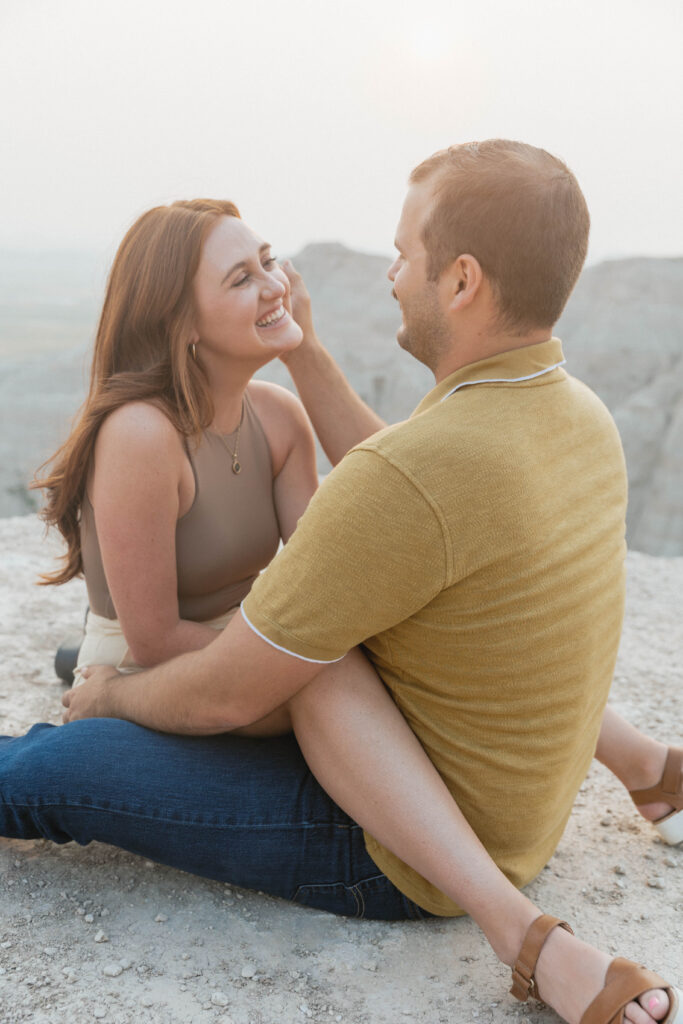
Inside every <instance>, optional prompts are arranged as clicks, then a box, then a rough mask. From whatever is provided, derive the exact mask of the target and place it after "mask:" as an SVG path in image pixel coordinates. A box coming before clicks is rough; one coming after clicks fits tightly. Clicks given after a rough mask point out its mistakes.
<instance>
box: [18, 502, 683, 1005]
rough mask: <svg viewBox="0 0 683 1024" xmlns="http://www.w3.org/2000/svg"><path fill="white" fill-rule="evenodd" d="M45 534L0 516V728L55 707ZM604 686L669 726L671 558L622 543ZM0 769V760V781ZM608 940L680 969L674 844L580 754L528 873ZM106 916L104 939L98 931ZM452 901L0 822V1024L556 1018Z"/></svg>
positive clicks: (609, 945)
mask: <svg viewBox="0 0 683 1024" xmlns="http://www.w3.org/2000/svg"><path fill="white" fill-rule="evenodd" d="M59 550H60V548H59V546H58V545H57V544H56V541H55V540H54V538H49V539H48V540H44V539H43V534H42V528H41V526H40V524H39V522H38V520H37V519H36V518H35V516H25V517H18V518H10V519H4V520H0V652H2V663H3V673H2V678H1V679H0V720H1V723H2V724H1V728H0V731H1V732H3V733H9V734H15V735H17V734H20V733H21V732H23V731H24V730H26V729H27V728H28V727H29V726H30V725H31V724H32V723H33V722H35V721H36V720H44V721H50V722H53V723H58V722H59V717H60V697H61V694H62V692H63V687H62V685H61V684H60V683H59V682H58V680H57V679H56V678H55V677H54V675H53V672H52V657H53V654H54V650H55V647H56V644H57V642H58V640H59V639H60V638H61V637H62V636H63V635H64V634H66V633H69V632H72V631H73V630H74V629H77V628H78V626H79V625H80V622H81V618H82V614H83V607H84V603H85V593H84V587H83V583H82V582H81V581H80V580H74V581H72V582H71V583H69V584H67V585H66V586H64V587H60V588H48V589H46V588H39V587H36V586H35V585H34V581H35V578H36V575H37V574H38V572H40V571H42V570H45V569H46V568H48V567H50V565H51V564H52V559H53V558H54V556H55V555H56V554H57V553H58V552H59ZM628 570H629V585H628V586H629V589H628V597H627V614H626V623H625V629H624V635H623V640H622V645H621V651H620V655H619V661H618V665H617V670H616V675H615V681H614V687H613V697H612V699H613V702H614V704H615V706H616V707H617V708H618V709H619V710H621V711H622V712H623V713H624V714H625V715H626V716H627V717H628V718H629V719H630V720H631V721H633V722H636V723H639V722H642V723H644V724H645V725H646V726H647V728H648V729H649V730H650V731H651V732H653V733H654V734H655V735H658V736H660V737H666V738H667V739H668V740H669V741H670V742H677V743H679V744H680V743H682V742H683V730H682V728H681V723H682V722H683V685H682V684H683V669H682V667H681V650H683V558H676V559H674V558H672V559H663V558H652V557H650V556H647V555H642V554H637V553H631V554H629V556H628ZM1 785H2V780H1V779H0V787H1ZM528 891H529V893H530V895H531V896H532V897H533V898H534V899H535V900H536V901H537V902H538V903H539V904H540V906H541V907H542V908H543V909H544V910H546V911H547V912H551V913H554V914H557V915H559V916H560V917H562V918H565V919H567V920H569V921H570V922H571V923H572V924H573V926H574V928H575V929H576V931H578V932H579V933H580V934H581V935H582V936H583V937H584V938H586V939H588V940H591V941H593V942H595V943H596V944H599V945H601V946H602V947H603V948H605V949H606V950H607V951H608V952H611V953H613V954H619V955H623V956H628V957H631V958H632V959H636V960H640V961H645V962H646V963H647V964H648V965H649V966H651V967H652V968H654V969H656V970H658V971H660V972H661V973H662V974H663V975H664V976H665V977H667V978H669V979H670V980H671V981H674V982H677V983H678V984H679V985H681V984H682V983H683V965H682V963H681V953H680V951H681V948H682V945H683V848H671V847H666V846H663V845H662V844H660V843H659V842H658V841H657V840H656V839H655V838H654V833H653V830H652V829H651V827H650V826H648V825H647V824H645V822H643V821H642V819H640V818H639V816H638V815H637V814H636V812H635V811H634V809H633V807H632V805H631V802H630V800H629V798H628V796H627V795H626V794H625V792H624V791H623V789H622V788H621V787H620V786H619V784H618V783H616V782H615V780H614V779H613V778H612V777H611V776H610V775H609V774H608V772H607V771H606V770H605V769H603V768H601V767H600V766H597V765H595V766H594V767H593V769H592V770H591V772H590V775H589V777H588V779H587V780H586V782H585V784H584V786H583V787H582V789H581V792H580V793H579V796H578V799H577V802H576V808H575V811H574V813H573V815H572V817H571V819H570V822H569V825H568V827H567V830H566V833H565V836H564V838H563V840H562V842H561V843H560V846H559V848H558V850H557V852H556V854H555V856H554V857H553V858H552V860H551V862H550V864H549V865H548V867H547V868H546V869H545V870H544V871H542V872H541V874H540V876H539V878H538V879H537V880H536V881H535V882H534V883H533V884H532V885H531V886H529V890H528ZM105 928H106V936H107V939H108V941H107V942H106V943H104V942H101V941H100V942H98V941H97V937H98V934H100V933H102V932H103V931H104V929H105ZM508 988H509V981H508V972H507V970H506V969H505V968H503V967H501V966H500V965H499V964H498V963H497V962H496V960H495V958H494V956H493V954H492V953H491V952H490V950H489V949H488V948H487V945H486V943H485V941H484V940H483V938H482V936H481V935H480V934H479V932H478V931H477V929H476V927H475V926H474V925H473V923H472V922H471V921H470V920H468V919H461V920H457V921H429V922H421V923H396V924H383V923H378V922H371V921H370V922H368V921H356V920H346V919H340V918H335V917H332V916H331V915H328V914H324V913H318V912H314V911H309V910H306V909H303V908H298V907H295V906H290V905H288V904H287V903H284V902H283V901H281V900H277V899H273V898H270V897H267V896H263V895H259V894H257V893H252V892H243V891H240V890H237V889H235V888H234V887H232V886H228V885H221V884H219V883H216V882H210V881H205V880H203V879H199V878H194V877H192V876H190V875H186V874H183V873H182V872H180V871H175V870H171V869H169V868H165V867H161V866H158V865H154V864H152V863H151V862H150V861H147V860H144V859H141V858H138V857H135V856H132V855H130V854H126V853H122V852H119V851H117V850H114V849H112V848H110V847H107V846H103V845H100V844H96V843H94V844H91V845H90V846H88V847H85V848H82V847H78V846H76V845H74V844H69V845H66V846H53V845H51V844H49V843H47V842H44V841H42V840H41V841H36V842H27V843H21V842H19V841H13V840H3V839H0V1019H2V1022H3V1024H29V1022H30V1024H67V1022H68V1024H71V1022H73V1024H86V1022H88V1021H91V1020H93V1019H94V1020H103V1021H105V1022H111V1024H196V1022H197V1021H207V1022H209V1024H221V1022H222V1024H273V1022H277V1024H300V1022H301V1021H308V1020H310V1021H314V1022H317V1024H323V1022H328V1021H329V1022H336V1024H396V1022H397V1021H400V1020H406V1021H412V1022H415V1024H502V1022H510V1024H511V1022H514V1021H520V1020H526V1021H529V1022H531V1024H534V1022H535V1024H542V1022H550V1021H553V1020H556V1019H557V1018H555V1017H554V1016H553V1014H552V1013H551V1012H550V1011H548V1010H543V1009H542V1008H540V1007H538V1006H537V1005H536V1004H528V1005H527V1006H522V1005H521V1004H519V1003H516V1002H515V1001H514V1000H513V999H512V998H511V997H510V996H508V994H507V989H508Z"/></svg>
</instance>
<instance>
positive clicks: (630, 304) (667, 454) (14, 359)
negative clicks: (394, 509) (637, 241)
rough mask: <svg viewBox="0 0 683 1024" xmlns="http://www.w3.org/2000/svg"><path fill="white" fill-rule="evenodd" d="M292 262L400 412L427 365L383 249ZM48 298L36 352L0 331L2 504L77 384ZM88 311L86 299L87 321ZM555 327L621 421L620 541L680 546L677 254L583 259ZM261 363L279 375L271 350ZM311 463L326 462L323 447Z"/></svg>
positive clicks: (82, 367) (321, 321) (379, 403)
mask: <svg viewBox="0 0 683 1024" xmlns="http://www.w3.org/2000/svg"><path fill="white" fill-rule="evenodd" d="M295 263H296V265H297V267H298V268H299V269H300V270H301V272H302V274H303V275H304V278H305V280H306V282H307V284H308V287H309V290H310V292H311V295H312V297H313V303H314V311H315V321H316V325H317V328H318V333H319V334H320V336H321V338H323V339H324V341H325V343H326V344H327V345H328V347H329V349H330V351H331V352H332V353H333V355H334V356H335V358H336V359H337V360H338V362H339V363H340V364H341V366H342V368H343V370H344V372H345V373H346V374H347V376H348V377H349V379H350V381H351V383H352V385H353V386H354V388H355V389H356V390H357V391H358V392H359V393H360V394H361V395H362V396H363V398H364V399H365V400H366V401H367V402H368V403H369V404H370V405H371V406H372V407H373V408H375V409H376V410H377V411H378V412H379V414H380V415H381V416H382V417H383V418H384V419H386V420H388V421H389V422H396V421H397V420H399V419H402V418H404V417H406V416H408V415H409V414H410V412H411V411H412V409H413V408H414V407H415V406H416V405H417V403H418V401H419V400H420V398H421V397H422V395H423V394H424V393H425V392H426V391H427V390H429V388H430V387H431V386H432V384H433V378H432V377H431V375H430V374H429V372H428V371H427V370H426V369H425V367H423V366H422V365H420V364H419V363H417V362H416V361H415V360H414V359H412V358H411V357H410V356H408V355H406V354H405V353H403V352H401V350H400V349H399V348H398V346H397V343H396V330H397V327H398V324H399V322H400V318H399V312H398V307H397V305H396V303H395V301H394V300H393V299H392V297H391V287H390V284H389V282H388V281H387V278H386V271H387V268H388V265H389V260H388V258H387V257H384V256H374V255H367V254H362V253H357V252H353V251H352V250H350V249H347V248H346V247H344V246H342V245H338V244H335V243H325V244H317V245H310V246H307V247H306V248H305V249H303V250H302V252H300V253H299V254H298V256H296V257H295ZM79 295H80V293H79ZM27 308H28V307H27ZM58 312H59V311H55V310H54V309H53V310H52V317H53V319H52V320H51V321H50V322H49V323H48V322H47V321H46V322H45V331H46V341H45V348H46V351H44V352H43V353H42V354H40V353H39V352H38V351H37V346H36V345H35V344H34V345H33V346H32V347H33V351H32V354H29V355H28V356H21V355H19V356H18V355H17V346H13V345H12V346H8V344H7V343H6V341H5V340H4V339H2V338H0V357H2V362H3V373H2V379H1V380H0V466H1V467H2V469H1V470H0V515H3V516H7V515H16V514H21V513H23V512H26V511H30V510H32V509H33V508H34V507H35V503H36V496H35V495H28V493H27V491H26V481H27V480H28V479H29V478H30V476H31V475H32V473H33V471H34V470H35V468H36V467H37V466H38V465H39V464H40V462H41V461H43V460H44V459H45V458H46V457H47V456H48V455H49V454H51V453H52V451H53V450H54V448H55V447H56V446H57V444H58V443H59V441H60V440H62V439H63V438H64V437H65V435H66V433H67V431H68V424H69V421H70V419H71V418H72V417H73V415H74V414H75V412H76V409H77V408H78V406H79V404H80V402H81V401H82V398H83V395H84V393H85V380H86V377H87V363H88V355H87V351H86V345H85V337H86V333H87V332H86V331H85V330H84V317H83V304H82V302H81V305H80V306H79V307H78V313H79V319H78V320H75V321H74V329H73V332H72V334H71V337H72V338H73V340H74V342H75V345H74V344H73V343H72V345H71V346H69V347H67V346H65V347H63V348H62V349H61V350H56V349H55V346H54V344H53V345H52V347H50V344H49V342H50V337H49V335H50V331H52V332H53V334H55V336H56V335H59V336H60V337H67V335H68V332H67V330H66V328H65V323H70V322H71V321H69V320H68V318H69V316H71V315H72V314H71V313H70V312H69V309H68V308H65V309H63V310H62V313H61V316H62V319H61V320H60V319H59V317H58ZM95 315H96V314H95V306H94V303H93V304H92V312H91V313H90V316H91V318H92V319H91V323H92V324H94V321H95ZM65 318H66V319H65ZM15 321H16V317H15ZM17 322H18V321H17ZM10 327H11V329H12V330H16V329H18V328H17V326H16V323H15V324H14V325H10V326H8V325H6V324H5V322H3V320H2V319H0V331H2V332H3V333H4V334H6V333H7V331H8V330H9V329H10ZM90 333H91V334H92V327H91V331H90ZM556 333H557V334H558V335H559V336H560V337H561V338H562V339H563V342H564V345H565V355H566V357H567V369H568V370H569V372H570V373H573V374H574V375H575V376H577V377H580V378H581V379H582V380H585V381H586V383H588V384H589V385H590V386H591V387H592V388H593V389H594V390H595V391H596V392H597V393H598V394H599V395H600V397H601V398H602V399H603V400H604V401H605V403H606V404H607V405H608V407H609V408H610V409H611V411H612V413H613V415H614V417H615V419H616V422H617V425H618V427H619V430H620V432H621V435H622V439H623V443H624V449H625V452H626V460H627V464H628V470H629V479H630V498H629V513H628V541H629V545H630V546H631V547H632V548H635V549H637V550H640V551H645V552H648V553H650V554H659V555H680V554H683V259H629V260H617V261H612V262H607V263H602V264H600V265H598V266H595V267H589V268H588V269H587V270H586V271H584V273H583V275H582V277H581V279H580V281H579V283H578V285H577V287H576V289H575V292H574V294H573V295H572V297H571V299H570V301H569V304H568V306H567V309H566V311H565V314H564V316H563V317H562V319H561V321H560V323H559V325H558V326H557V328H556ZM3 353H5V354H4V355H3ZM261 376H264V377H267V378H268V379H271V380H275V381H277V382H278V383H281V384H285V385H289V377H288V374H287V371H286V370H285V368H284V366H282V365H281V364H271V365H270V366H268V367H266V368H265V369H264V370H263V371H262V373H261ZM320 468H321V471H325V469H326V468H327V466H326V463H325V461H324V458H323V457H322V456H321V463H320Z"/></svg>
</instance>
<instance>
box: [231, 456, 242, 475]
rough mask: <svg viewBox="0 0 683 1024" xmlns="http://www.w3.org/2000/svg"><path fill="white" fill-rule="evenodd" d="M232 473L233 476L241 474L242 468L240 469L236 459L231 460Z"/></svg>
mask: <svg viewBox="0 0 683 1024" xmlns="http://www.w3.org/2000/svg"><path fill="white" fill-rule="evenodd" d="M232 471H233V473H235V474H237V473H241V472H242V467H241V465H240V464H239V462H238V461H237V459H233V460H232Z"/></svg>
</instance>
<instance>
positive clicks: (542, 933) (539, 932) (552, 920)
mask: <svg viewBox="0 0 683 1024" xmlns="http://www.w3.org/2000/svg"><path fill="white" fill-rule="evenodd" d="M554 928H564V929H565V931H568V932H570V934H572V935H573V934H574V932H573V931H572V929H571V928H570V927H569V925H568V924H567V922H566V921H560V919H559V917H551V916H550V914H541V916H540V917H537V918H536V920H535V921H532V923H531V925H530V926H529V930H528V931H527V933H526V935H525V936H524V942H523V943H522V948H521V949H520V951H519V956H518V957H517V960H516V961H515V965H514V967H513V968H512V988H511V989H510V994H511V995H513V996H514V997H515V999H519V1001H520V1002H522V1003H525V1002H526V1001H527V999H528V998H529V996H533V997H534V999H538V1000H539V1002H543V1000H542V999H541V997H540V996H539V994H538V986H537V985H536V979H535V977H534V973H535V971H536V963H537V962H538V958H539V956H540V955H541V950H542V949H543V946H544V944H545V941H546V939H547V938H548V936H549V935H550V933H551V931H553V929H554Z"/></svg>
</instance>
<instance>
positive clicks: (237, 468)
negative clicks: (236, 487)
mask: <svg viewBox="0 0 683 1024" xmlns="http://www.w3.org/2000/svg"><path fill="white" fill-rule="evenodd" d="M243 419H244V399H242V411H241V412H240V422H239V426H238V427H237V436H236V437H235V450H234V451H231V449H230V445H229V444H228V442H227V441H226V439H225V438H224V437H223V435H222V434H219V435H218V436H219V437H220V439H221V441H222V442H223V444H224V446H225V450H226V451H227V453H228V455H229V456H230V458H231V459H232V471H233V473H235V474H238V473H241V472H242V466H241V463H240V461H239V459H238V457H237V456H238V453H239V450H240V433H241V431H242V420H243ZM231 436H232V435H231V434H228V437H231Z"/></svg>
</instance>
